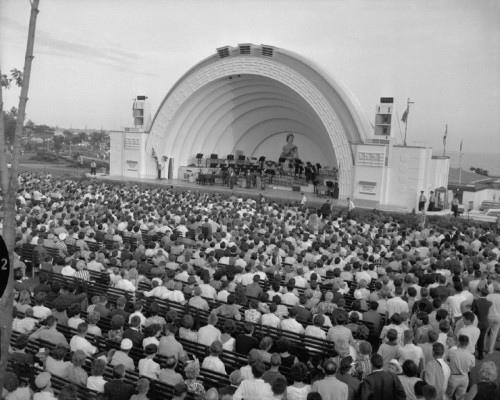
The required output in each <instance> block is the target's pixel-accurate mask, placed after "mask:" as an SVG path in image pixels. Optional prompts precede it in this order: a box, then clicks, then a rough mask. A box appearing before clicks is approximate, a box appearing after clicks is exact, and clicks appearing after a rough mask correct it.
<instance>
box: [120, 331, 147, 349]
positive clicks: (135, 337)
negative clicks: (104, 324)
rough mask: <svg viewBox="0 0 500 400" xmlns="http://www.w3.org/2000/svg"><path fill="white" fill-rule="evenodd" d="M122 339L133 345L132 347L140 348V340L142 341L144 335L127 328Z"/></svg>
mask: <svg viewBox="0 0 500 400" xmlns="http://www.w3.org/2000/svg"><path fill="white" fill-rule="evenodd" d="M123 339H130V340H131V341H132V343H133V344H134V347H139V348H142V340H143V339H144V335H143V334H142V333H141V332H139V331H136V330H135V329H132V328H128V329H126V330H125V332H123Z"/></svg>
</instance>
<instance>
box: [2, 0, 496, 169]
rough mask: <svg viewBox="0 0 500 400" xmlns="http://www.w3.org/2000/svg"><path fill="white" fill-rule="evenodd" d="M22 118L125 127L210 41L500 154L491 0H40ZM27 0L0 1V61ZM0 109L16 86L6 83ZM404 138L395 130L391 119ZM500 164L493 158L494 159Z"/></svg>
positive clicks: (430, 138)
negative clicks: (318, 76) (259, 50)
mask: <svg viewBox="0 0 500 400" xmlns="http://www.w3.org/2000/svg"><path fill="white" fill-rule="evenodd" d="M39 9H40V12H39V14H38V20H37V30H36V39H35V51H34V53H35V58H34V61H33V67H32V75H31V82H30V90H29V102H28V106H27V119H31V120H33V121H34V122H35V123H37V124H47V125H50V126H58V127H61V128H66V127H72V128H85V127H86V126H87V127H88V129H100V128H101V127H102V128H103V129H110V130H113V129H120V128H121V127H124V126H132V124H133V121H132V117H131V107H132V100H133V99H134V97H135V96H136V95H147V96H148V98H149V100H150V102H151V109H152V110H153V114H154V113H155V112H156V110H157V108H158V106H159V105H160V103H161V101H162V100H163V98H164V97H165V95H166V94H167V92H168V90H169V89H170V88H171V87H172V86H173V85H174V84H175V82H176V81H177V80H178V79H179V78H180V77H181V76H182V75H183V74H184V73H185V72H186V71H187V70H188V69H189V68H191V67H192V66H194V65H195V64H196V63H198V62H199V61H201V60H203V59H204V58H206V57H208V56H210V55H212V54H213V53H215V50H216V48H218V47H222V46H225V45H230V46H236V45H237V44H238V43H254V44H266V45H272V46H275V47H279V48H283V49H286V50H290V51H293V52H295V53H298V54H300V55H302V56H304V57H306V58H308V59H310V60H311V61H313V62H314V63H316V64H317V65H319V66H320V67H321V68H322V69H323V70H326V71H327V72H328V73H329V74H330V76H332V77H333V78H334V79H336V80H338V81H340V82H341V83H342V84H343V85H344V86H346V87H347V88H348V89H349V91H350V92H351V93H352V94H353V95H354V97H355V98H356V99H357V100H358V101H359V103H360V104H361V106H362V108H363V109H364V111H365V113H366V115H367V118H368V120H369V121H371V122H372V123H373V120H374V115H375V105H376V104H377V103H378V102H379V99H380V97H394V99H395V107H396V109H397V111H398V115H399V117H400V118H401V115H402V114H403V112H404V110H405V108H406V101H407V99H408V98H410V99H411V101H413V102H414V104H412V105H411V109H410V115H409V119H408V141H423V142H428V143H429V144H430V145H431V146H432V147H433V148H434V152H435V153H436V154H440V153H442V148H443V141H442V139H443V134H444V131H445V125H446V124H447V125H448V138H447V149H448V150H457V151H458V149H459V146H460V142H461V141H462V140H463V150H464V151H468V152H489V153H492V152H500V1H499V0H479V1H478V0H476V1H471V0H286V1H285V0H283V1H282V0H71V1H68V0H41V1H40V7H39ZM29 13H30V5H29V1H28V0H0V67H1V69H2V73H6V72H8V71H9V70H11V69H12V68H18V69H22V66H23V63H24V54H25V51H26V38H27V32H28V23H29ZM3 96H4V103H5V104H4V108H5V109H10V108H11V107H12V106H16V107H17V102H18V96H19V90H17V89H16V88H11V89H10V90H8V91H4V93H3ZM393 130H395V132H396V137H397V138H398V139H401V135H402V131H403V130H404V126H403V124H402V123H401V127H400V126H399V125H398V124H397V123H394V125H393ZM499 163H500V158H499Z"/></svg>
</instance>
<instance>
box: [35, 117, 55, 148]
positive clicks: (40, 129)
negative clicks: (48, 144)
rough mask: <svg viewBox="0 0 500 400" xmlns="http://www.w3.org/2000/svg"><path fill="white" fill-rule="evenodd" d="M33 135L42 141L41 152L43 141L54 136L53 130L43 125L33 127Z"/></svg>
mask: <svg viewBox="0 0 500 400" xmlns="http://www.w3.org/2000/svg"><path fill="white" fill-rule="evenodd" d="M35 135H36V136H37V137H39V138H41V139H42V140H43V151H44V152H45V141H46V140H48V139H50V138H51V137H52V136H53V135H54V128H51V127H50V126H47V125H45V124H42V125H35Z"/></svg>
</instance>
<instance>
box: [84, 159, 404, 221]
mask: <svg viewBox="0 0 500 400" xmlns="http://www.w3.org/2000/svg"><path fill="white" fill-rule="evenodd" d="M190 168H191V167H190ZM86 176H87V177H88V178H93V179H98V180H103V181H111V182H116V183H128V184H132V185H133V184H147V185H154V186H164V187H169V186H173V187H174V188H176V189H180V190H192V191H199V192H209V193H210V192H218V193H223V194H225V195H231V194H234V195H241V196H245V197H255V198H257V197H258V196H259V195H260V194H262V195H264V197H265V198H266V199H267V200H268V201H269V200H280V201H283V202H289V203H297V204H298V203H300V201H301V200H302V195H301V192H299V191H292V190H290V188H285V189H282V188H278V187H271V186H266V188H265V189H259V188H251V189H246V188H244V187H242V186H239V185H235V186H234V187H233V189H230V188H229V187H228V186H223V185H221V184H220V183H217V182H216V183H215V184H206V185H200V184H197V183H196V182H190V181H189V180H185V179H159V180H158V179H146V178H144V179H141V178H127V177H123V176H116V175H99V174H98V175H96V176H94V175H90V174H88V173H87V174H86ZM305 194H306V199H307V203H306V204H307V205H310V206H313V207H320V206H321V205H322V204H323V203H325V202H326V200H329V201H330V203H331V204H333V205H334V206H338V207H344V206H347V205H346V202H345V200H339V199H334V198H332V197H327V196H325V194H324V193H320V194H316V193H309V192H308V193H305ZM355 205H356V207H358V208H364V209H375V208H377V209H384V210H386V211H398V212H401V210H400V209H397V208H394V209H392V208H385V207H384V208H381V207H380V206H379V204H377V203H376V202H374V201H369V200H362V201H356V202H355Z"/></svg>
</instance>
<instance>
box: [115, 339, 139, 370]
mask: <svg viewBox="0 0 500 400" xmlns="http://www.w3.org/2000/svg"><path fill="white" fill-rule="evenodd" d="M132 347H133V343H132V340H130V339H122V341H121V343H120V350H117V351H116V352H115V354H113V357H112V358H111V361H110V364H111V365H114V366H117V365H120V364H121V365H123V366H124V367H125V369H126V370H127V371H135V365H134V360H133V359H132V358H131V357H130V356H129V353H130V349H132Z"/></svg>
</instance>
